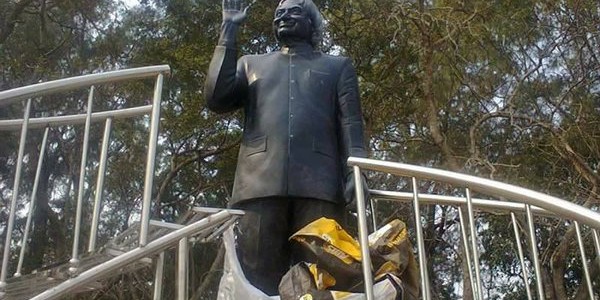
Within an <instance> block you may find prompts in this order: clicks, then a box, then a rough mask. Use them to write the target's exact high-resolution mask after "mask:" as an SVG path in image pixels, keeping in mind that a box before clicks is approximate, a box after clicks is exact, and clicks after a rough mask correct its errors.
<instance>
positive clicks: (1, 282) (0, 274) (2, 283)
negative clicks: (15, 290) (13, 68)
mask: <svg viewBox="0 0 600 300" xmlns="http://www.w3.org/2000/svg"><path fill="white" fill-rule="evenodd" d="M30 111H31V99H27V104H26V105H25V113H24V114H23V126H22V127H21V139H20V141H19V154H18V155H17V166H16V170H15V182H14V185H13V190H12V192H13V194H12V200H11V201H10V210H9V212H8V213H9V216H8V225H7V226H6V239H5V242H4V253H3V256H2V271H0V296H2V295H4V288H5V287H6V273H7V272H8V258H9V257H10V244H11V240H12V231H13V227H14V224H15V215H16V213H17V212H16V210H17V200H18V198H19V185H20V184H21V172H22V168H23V155H24V153H25V142H26V141H27V126H28V125H29V113H30Z"/></svg>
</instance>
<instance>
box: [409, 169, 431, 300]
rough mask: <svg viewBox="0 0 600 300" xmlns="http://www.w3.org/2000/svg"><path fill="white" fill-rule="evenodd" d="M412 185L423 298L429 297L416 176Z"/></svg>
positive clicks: (427, 298)
mask: <svg viewBox="0 0 600 300" xmlns="http://www.w3.org/2000/svg"><path fill="white" fill-rule="evenodd" d="M412 186H413V209H414V213H415V227H416V228H415V231H416V232H417V248H418V249H419V265H420V268H419V271H420V273H421V290H422V296H423V299H425V300H429V299H431V291H430V290H429V274H428V271H427V258H426V257H425V242H424V238H423V227H422V225H421V209H420V208H419V189H418V185H417V178H415V177H412Z"/></svg>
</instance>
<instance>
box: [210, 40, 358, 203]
mask: <svg viewBox="0 0 600 300" xmlns="http://www.w3.org/2000/svg"><path fill="white" fill-rule="evenodd" d="M224 30H226V28H225V29H224ZM223 36H224V35H223V34H222V36H221V41H220V43H219V44H220V45H219V46H217V47H216V49H215V52H214V55H213V58H212V61H211V64H210V68H209V72H208V77H207V79H206V85H205V97H206V101H207V106H208V108H209V109H210V110H212V111H214V112H217V113H225V112H229V111H233V110H236V109H239V108H243V109H244V113H245V120H244V133H243V139H242V144H241V146H240V152H239V156H238V163H237V170H236V174H235V181H234V185H233V195H232V199H231V201H230V205H234V204H235V203H237V202H239V201H243V200H247V199H254V198H263V197H270V196H290V197H305V198H315V199H321V200H327V201H334V202H337V201H342V198H343V195H342V191H343V185H344V180H345V177H346V175H347V173H348V172H347V168H346V160H347V158H348V156H358V157H365V156H366V152H365V149H364V138H363V125H362V113H361V108H360V100H359V94H358V82H357V76H356V72H355V70H354V67H353V66H352V63H351V61H350V59H348V58H346V57H340V56H331V55H326V54H323V53H321V52H319V51H315V50H313V48H312V47H311V46H310V45H308V44H303V45H301V46H298V47H293V48H288V47H284V48H283V49H282V50H281V51H274V52H271V53H267V54H262V55H246V56H243V57H241V58H240V59H239V60H238V59H237V51H236V47H235V44H234V43H231V42H230V41H229V42H228V41H224V38H223ZM233 39H234V37H233Z"/></svg>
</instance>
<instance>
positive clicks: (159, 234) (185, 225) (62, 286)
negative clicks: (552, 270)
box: [0, 65, 600, 299]
mask: <svg viewBox="0 0 600 300" xmlns="http://www.w3.org/2000/svg"><path fill="white" fill-rule="evenodd" d="M169 71H170V69H169V67H168V66H164V65H163V66H152V67H143V68H135V69H128V70H120V71H113V72H106V73H101V74H90V75H84V76H79V77H73V78H67V79H61V80H56V81H51V82H45V83H40V84H35V85H31V86H27V87H23V88H17V89H13V90H8V91H0V107H3V106H7V105H9V104H11V103H15V102H18V101H23V102H24V105H23V107H24V114H23V118H22V119H16V120H0V131H20V132H21V135H20V136H21V139H20V143H19V149H18V151H16V152H18V155H17V159H16V162H17V163H16V164H15V166H16V168H15V172H14V174H15V177H14V186H13V189H12V198H11V201H10V205H9V207H8V212H9V216H8V220H7V222H6V223H2V224H0V226H1V227H0V228H5V232H6V239H5V242H4V251H3V260H2V270H1V274H0V299H59V298H60V297H63V296H65V295H71V294H76V293H79V292H85V291H90V290H94V289H99V288H102V287H103V285H104V282H106V279H107V278H110V277H114V276H118V275H120V274H124V273H128V272H134V271H136V270H139V269H141V268H150V267H156V269H155V274H156V276H155V281H154V283H153V287H154V296H153V297H154V299H161V298H162V284H163V283H162V278H163V275H162V272H163V268H164V264H165V256H164V251H165V250H168V249H173V248H176V249H177V252H178V258H177V260H178V261H177V262H176V264H177V270H178V271H177V272H178V273H177V274H178V276H177V287H176V290H177V299H187V298H188V296H187V289H188V282H187V276H188V275H187V274H188V272H189V270H188V267H189V266H188V265H189V263H188V260H187V258H188V253H189V251H188V250H189V245H190V244H195V243H202V242H207V241H211V240H213V239H215V238H217V237H219V235H220V234H221V233H222V232H223V231H224V230H225V229H226V228H228V227H230V226H231V225H232V224H233V222H235V220H236V219H237V218H238V217H239V216H241V215H242V214H243V212H242V211H237V210H227V209H215V208H206V207H196V208H192V209H191V210H190V211H189V212H188V213H187V214H185V215H184V216H182V217H181V218H180V220H179V221H178V222H177V224H175V223H166V222H162V221H158V220H151V219H150V211H151V206H152V187H153V186H154V182H153V180H154V178H153V177H154V172H155V159H156V151H157V143H158V128H159V121H160V103H161V93H162V84H163V77H164V75H166V74H168V73H169ZM147 78H154V79H155V83H154V90H153V95H152V101H151V104H149V105H142V106H138V107H132V108H126V109H119V110H111V111H102V112H93V109H92V107H93V101H94V99H95V89H96V88H95V87H96V86H98V85H102V84H108V83H110V84H114V83H120V82H123V81H131V80H145V79H147ZM82 89H86V90H87V91H88V93H87V94H88V95H87V96H88V102H87V103H88V104H87V107H86V113H85V114H76V115H69V116H53V117H39V118H31V117H30V115H31V110H32V105H33V104H32V99H41V98H43V96H44V97H45V96H48V95H54V94H56V93H59V92H65V91H73V90H82ZM42 100H43V99H42ZM141 115H145V116H148V117H149V118H148V131H149V132H148V147H147V153H146V154H147V158H146V164H145V177H144V178H145V179H144V188H143V191H141V194H142V195H141V198H142V205H141V208H140V211H139V221H138V222H136V223H134V224H133V225H131V226H130V227H129V228H127V229H126V230H124V231H122V232H121V233H120V234H118V235H117V236H115V237H113V238H112V239H111V241H110V242H109V243H107V244H105V245H103V246H102V247H97V246H96V240H97V235H98V232H97V230H98V224H99V218H100V208H101V206H102V205H101V204H102V200H103V197H102V186H103V182H104V179H105V176H106V160H107V157H106V156H107V154H106V152H107V150H106V149H107V148H108V144H109V141H110V136H111V132H112V122H113V120H116V119H121V118H131V117H135V116H141ZM94 122H105V127H104V128H105V129H104V135H103V140H102V146H101V147H100V148H101V152H102V153H101V155H100V160H99V167H98V176H97V178H98V180H97V183H96V185H95V186H94V185H93V184H92V183H88V185H89V186H93V187H94V188H95V189H96V192H95V193H94V195H95V199H94V205H93V212H92V214H93V217H92V222H91V225H90V227H91V232H90V233H89V235H88V237H89V241H90V243H89V245H88V248H87V252H85V253H79V251H80V249H81V248H82V247H81V245H80V240H81V236H82V229H81V228H82V223H81V222H82V214H83V212H82V201H83V195H84V191H85V185H84V182H83V180H81V181H79V187H78V191H77V207H76V220H75V225H74V228H73V230H74V234H73V236H74V240H73V244H72V253H71V257H70V258H69V259H68V260H65V261H59V262H55V263H53V264H52V265H49V266H45V267H43V268H40V269H38V270H37V271H35V272H32V273H31V274H21V266H22V263H23V260H24V259H25V253H26V251H25V250H26V247H27V245H28V234H29V231H30V229H31V228H30V223H31V219H32V215H31V214H32V211H33V209H31V208H32V207H33V206H35V201H36V199H35V197H31V199H27V203H28V216H27V224H26V226H25V230H24V232H23V233H22V235H23V238H22V241H21V252H20V254H19V255H16V253H11V250H12V248H14V247H11V245H13V246H14V245H16V244H17V243H18V241H14V240H13V229H14V226H15V219H16V216H17V213H21V212H22V211H23V209H21V210H19V208H18V207H19V206H18V204H22V203H21V202H22V201H23V200H22V197H21V195H20V192H19V187H20V186H21V184H20V180H21V177H22V172H23V170H22V168H23V165H24V163H23V162H24V152H25V151H24V148H25V145H26V141H27V134H28V132H29V131H30V130H36V129H44V130H45V132H44V138H43V142H42V144H41V145H40V146H41V147H40V148H41V149H40V155H39V157H40V160H39V162H38V163H37V166H38V170H37V174H36V179H35V182H34V183H33V184H32V185H31V186H32V191H31V192H30V193H29V194H30V195H35V194H36V189H37V188H38V187H37V186H38V183H37V181H38V177H39V172H40V166H41V165H42V164H43V163H44V162H43V157H44V155H43V153H44V151H45V147H46V143H47V138H48V128H51V127H53V126H66V125H69V126H72V125H75V124H85V136H84V139H83V146H82V149H83V150H82V153H81V157H82V159H81V161H82V163H81V168H80V169H81V171H80V178H84V177H85V172H86V167H85V164H86V160H87V151H88V150H87V149H88V148H89V146H88V142H89V135H90V132H89V131H90V126H91V124H92V123H94ZM29 164H30V165H31V162H29ZM348 164H349V165H350V166H351V167H353V169H354V175H355V179H356V180H357V181H360V180H362V177H361V176H360V173H361V172H363V171H370V172H374V173H383V174H387V175H388V176H395V178H398V182H399V184H398V186H402V188H400V189H392V190H371V191H370V194H371V198H370V203H368V204H370V211H371V212H376V211H378V207H381V206H384V205H387V204H386V203H393V204H394V205H398V206H399V207H404V208H405V211H410V213H407V214H405V215H404V216H398V217H404V218H403V219H404V220H405V221H410V222H407V223H408V224H409V225H410V224H411V223H412V229H411V232H414V237H413V238H414V244H415V245H416V252H417V253H418V259H419V261H418V263H419V266H420V268H419V269H420V272H421V274H420V275H421V279H422V280H421V290H422V299H434V298H436V297H435V296H436V291H433V290H432V285H431V282H430V281H431V278H432V276H433V275H432V274H430V271H431V269H432V268H433V266H432V265H431V263H428V261H438V262H439V261H444V260H448V258H447V257H445V256H443V255H445V254H443V253H442V254H440V255H441V256H436V255H437V254H435V253H434V254H433V257H432V256H428V255H427V252H428V251H427V249H426V242H427V241H426V238H427V237H426V235H425V234H424V232H423V231H424V229H426V228H430V227H431V226H436V224H437V222H455V221H456V224H457V226H455V227H454V229H453V230H455V232H453V233H452V236H453V237H455V239H454V240H453V241H452V242H453V243H454V245H456V252H461V251H463V252H464V262H465V263H466V268H463V270H464V271H465V274H463V277H462V279H461V281H460V282H453V283H449V284H452V285H461V286H462V285H463V283H464V282H468V286H470V291H469V293H470V296H471V297H472V298H473V299H486V298H488V297H491V296H490V292H489V291H490V289H492V290H493V286H492V287H490V285H493V284H494V282H491V283H490V282H489V280H487V279H486V278H487V277H489V276H490V271H489V270H488V271H486V269H490V268H492V267H493V266H490V265H488V264H486V263H482V262H481V261H480V257H481V255H482V250H483V251H485V249H481V244H480V240H481V239H482V238H483V237H484V236H482V234H481V233H480V230H481V229H482V228H484V227H485V224H486V223H488V222H490V220H492V219H495V220H497V219H498V218H501V219H502V220H505V222H506V224H507V228H510V229H509V231H510V233H512V235H513V237H512V239H511V240H510V241H505V242H506V243H510V245H511V247H513V248H514V249H515V252H516V253H515V255H516V256H518V258H519V266H517V267H516V269H517V271H518V274H516V275H515V274H513V275H510V276H511V277H510V278H509V279H510V280H511V282H514V284H515V285H522V286H524V288H525V289H526V297H527V299H546V298H545V297H546V292H547V287H545V284H548V283H547V282H544V281H545V280H546V278H544V277H543V272H542V271H543V268H544V266H543V264H544V262H542V261H540V258H539V256H540V253H539V250H540V249H539V248H540V245H541V241H540V239H541V234H540V228H541V226H542V225H541V224H540V221H542V220H543V221H544V222H548V221H547V220H551V222H554V224H563V226H564V227H565V230H567V231H568V232H573V235H572V237H573V240H572V241H571V240H567V241H566V242H568V246H567V247H568V251H569V252H568V253H569V255H571V256H572V257H573V259H576V260H578V262H579V264H580V265H581V266H582V268H581V269H582V275H581V280H580V282H577V283H575V284H576V287H575V288H573V292H572V293H573V295H572V298H575V299H599V297H600V279H599V278H600V275H599V274H600V241H599V240H600V239H599V234H598V232H599V231H600V214H599V213H598V210H599V209H600V207H599V206H598V203H595V204H592V205H588V206H587V207H584V206H581V205H578V204H575V203H574V201H567V200H564V199H559V198H556V197H552V196H549V195H545V194H542V193H538V192H535V191H532V190H528V189H524V188H521V187H518V186H514V185H508V184H505V183H502V182H498V181H492V180H488V179H483V178H478V177H473V176H468V175H464V174H459V173H454V172H448V171H444V170H438V169H433V168H425V167H419V166H413V165H408V164H401V163H393V162H386V161H379V160H372V159H364V158H350V159H349V161H348ZM0 183H2V182H0ZM400 183H402V184H400ZM357 186H361V185H360V184H358V185H357ZM432 186H445V187H446V186H449V187H451V188H444V191H446V193H444V194H442V193H437V194H436V193H433V192H432V191H433V190H432V189H431V187H432ZM356 193H357V198H358V199H359V201H357V216H358V225H359V226H358V228H359V241H360V243H361V245H362V246H364V247H362V257H363V258H364V259H363V270H364V276H365V298H366V299H375V298H374V295H373V289H372V287H373V279H372V278H371V275H370V274H371V272H370V259H369V257H370V254H369V253H368V249H367V247H366V246H365V245H366V244H367V239H366V238H367V235H368V227H369V226H368V224H372V226H371V227H372V228H377V227H378V226H379V225H380V224H378V222H379V221H380V220H378V219H377V216H378V214H376V213H371V219H369V218H368V216H367V211H368V207H366V205H365V202H364V201H361V200H364V195H363V194H362V190H360V189H358V190H357V191H356ZM24 207H27V206H24ZM424 211H427V212H429V214H430V215H431V212H433V215H434V217H435V218H434V219H433V220H431V219H428V216H427V215H425V214H424ZM440 211H444V212H446V213H447V214H446V215H445V216H446V217H444V218H448V217H447V216H451V217H452V218H451V219H442V217H437V216H438V212H440ZM523 237H525V238H523ZM17 259H18V263H16V264H13V265H17V268H16V272H15V273H16V274H15V276H13V277H9V275H8V269H9V267H8V266H9V260H17ZM455 263H456V264H461V263H462V262H461V261H456V262H455ZM568 271H569V270H567V271H566V272H568ZM488 279H489V278H488ZM486 285H487V287H486ZM486 289H487V292H486ZM492 296H494V295H492ZM495 296H497V297H501V296H502V295H495ZM266 299H269V298H268V297H266Z"/></svg>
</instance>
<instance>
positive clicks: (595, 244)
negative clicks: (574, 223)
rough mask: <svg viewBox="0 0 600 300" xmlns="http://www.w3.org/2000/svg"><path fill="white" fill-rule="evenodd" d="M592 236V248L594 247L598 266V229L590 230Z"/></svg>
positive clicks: (599, 248)
mask: <svg viewBox="0 0 600 300" xmlns="http://www.w3.org/2000/svg"><path fill="white" fill-rule="evenodd" d="M592 233H593V236H594V248H596V259H597V260H598V264H599V267H600V237H598V230H596V229H594V230H592Z"/></svg>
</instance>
